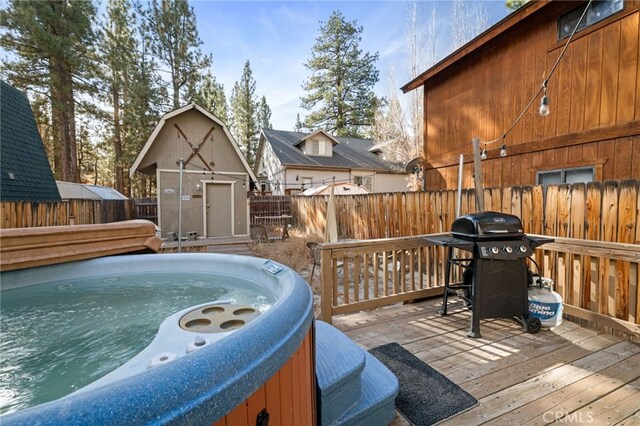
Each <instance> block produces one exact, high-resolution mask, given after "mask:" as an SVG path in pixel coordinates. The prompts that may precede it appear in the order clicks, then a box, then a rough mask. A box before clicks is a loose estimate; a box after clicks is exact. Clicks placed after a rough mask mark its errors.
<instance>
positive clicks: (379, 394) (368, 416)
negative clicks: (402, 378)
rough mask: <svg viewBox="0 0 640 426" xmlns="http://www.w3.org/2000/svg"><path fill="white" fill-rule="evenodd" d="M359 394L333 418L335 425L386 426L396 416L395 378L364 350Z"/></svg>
mask: <svg viewBox="0 0 640 426" xmlns="http://www.w3.org/2000/svg"><path fill="white" fill-rule="evenodd" d="M365 357H366V365H365V368H364V371H363V372H362V396H361V397H360V400H359V401H358V403H357V404H356V405H355V406H354V407H352V408H351V409H350V410H349V411H347V412H346V413H345V414H344V415H343V416H342V417H340V418H339V419H338V420H337V421H336V425H345V426H346V425H349V426H371V425H388V424H389V423H391V421H392V420H393V419H394V417H395V415H396V396H397V395H398V391H399V390H400V385H399V384H398V379H397V378H396V376H395V375H394V374H393V373H392V372H391V371H389V369H388V368H387V367H385V366H384V364H382V363H381V362H380V361H378V360H377V359H376V357H374V356H373V355H370V354H368V353H366V352H365Z"/></svg>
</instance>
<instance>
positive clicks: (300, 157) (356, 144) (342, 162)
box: [262, 129, 400, 172]
mask: <svg viewBox="0 0 640 426" xmlns="http://www.w3.org/2000/svg"><path fill="white" fill-rule="evenodd" d="M262 134H263V136H264V139H265V141H267V142H268V143H269V144H270V145H271V147H272V148H273V152H274V153H275V155H276V156H277V157H278V159H279V160H280V162H281V163H282V164H286V165H290V166H292V165H296V166H312V167H328V168H331V167H333V168H348V169H367V170H380V171H388V172H399V171H400V170H398V168H397V167H395V165H394V164H392V163H389V162H386V161H384V160H382V159H381V158H379V157H378V156H377V155H375V154H373V153H371V152H369V149H370V148H371V147H372V146H373V141H372V140H371V139H358V138H343V137H335V136H331V139H333V140H337V141H338V142H339V143H338V144H335V145H334V146H333V156H331V157H324V156H310V155H306V154H305V153H304V152H302V150H301V149H300V148H297V147H296V145H298V143H299V142H300V141H301V140H304V139H307V138H308V137H309V135H310V134H309V133H301V132H290V131H286V130H271V129H263V130H262Z"/></svg>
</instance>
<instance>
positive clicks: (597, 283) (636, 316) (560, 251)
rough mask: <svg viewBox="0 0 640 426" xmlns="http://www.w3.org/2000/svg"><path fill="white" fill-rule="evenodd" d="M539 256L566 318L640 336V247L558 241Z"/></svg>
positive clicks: (564, 239) (581, 241) (596, 242)
mask: <svg viewBox="0 0 640 426" xmlns="http://www.w3.org/2000/svg"><path fill="white" fill-rule="evenodd" d="M536 257H537V259H538V263H539V264H540V268H541V269H542V272H543V275H544V276H546V277H549V278H551V279H553V280H554V282H555V287H556V288H555V291H557V292H558V293H560V295H561V296H562V298H563V300H564V306H565V314H567V315H570V316H573V317H576V318H580V319H582V320H585V321H591V322H595V323H597V324H598V325H601V326H605V327H609V328H612V329H616V330H619V331H622V332H624V333H627V334H631V335H635V336H640V325H639V324H640V245H638V244H624V243H610V242H603V241H590V240H581V239H575V238H561V237H555V241H554V242H553V243H550V244H545V245H544V246H542V247H541V248H540V249H538V251H537V253H536Z"/></svg>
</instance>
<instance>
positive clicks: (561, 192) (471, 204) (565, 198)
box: [291, 180, 640, 244]
mask: <svg viewBox="0 0 640 426" xmlns="http://www.w3.org/2000/svg"><path fill="white" fill-rule="evenodd" d="M639 185H640V184H639V181H637V180H625V181H621V182H619V181H606V182H604V183H602V182H592V183H588V184H583V183H579V184H573V185H551V186H547V187H546V188H543V187H542V186H533V187H531V186H523V187H511V188H491V189H486V190H485V191H484V202H485V210H493V211H500V212H503V213H512V214H515V215H517V216H519V217H520V218H521V219H522V223H523V226H524V229H525V232H527V233H533V234H545V235H553V236H559V237H568V238H580V239H588V240H598V241H608V242H620V243H631V244H640V217H639V211H640V197H638V191H639ZM456 198H457V192H456V191H453V190H449V191H431V192H405V193H387V194H368V195H339V196H336V211H337V222H338V233H339V238H340V239H376V238H391V237H403V236H410V235H421V234H435V233H441V232H447V231H448V230H449V229H450V227H451V223H452V222H453V220H454V219H455V216H456V214H455V213H456ZM326 204H327V197H324V196H312V197H307V196H294V197H292V198H291V211H292V214H293V220H294V223H296V224H297V226H298V228H299V229H302V230H305V231H307V232H310V233H316V234H319V235H322V234H324V227H325V223H326ZM475 211H476V207H475V193H474V192H473V191H471V190H464V191H463V193H462V203H461V212H462V214H466V213H472V212H475Z"/></svg>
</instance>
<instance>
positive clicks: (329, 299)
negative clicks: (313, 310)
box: [320, 248, 334, 324]
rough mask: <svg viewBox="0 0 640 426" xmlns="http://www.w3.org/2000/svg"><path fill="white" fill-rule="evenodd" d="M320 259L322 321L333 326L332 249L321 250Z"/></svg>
mask: <svg viewBox="0 0 640 426" xmlns="http://www.w3.org/2000/svg"><path fill="white" fill-rule="evenodd" d="M321 253H322V254H321V257H320V285H321V289H320V319H321V320H322V321H324V322H327V323H329V324H331V317H332V316H333V287H334V285H333V284H334V283H333V260H332V258H331V257H332V256H331V249H324V248H321Z"/></svg>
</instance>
